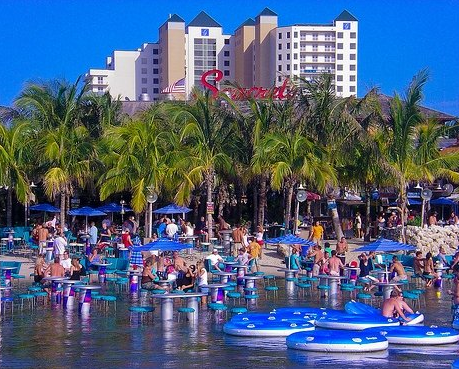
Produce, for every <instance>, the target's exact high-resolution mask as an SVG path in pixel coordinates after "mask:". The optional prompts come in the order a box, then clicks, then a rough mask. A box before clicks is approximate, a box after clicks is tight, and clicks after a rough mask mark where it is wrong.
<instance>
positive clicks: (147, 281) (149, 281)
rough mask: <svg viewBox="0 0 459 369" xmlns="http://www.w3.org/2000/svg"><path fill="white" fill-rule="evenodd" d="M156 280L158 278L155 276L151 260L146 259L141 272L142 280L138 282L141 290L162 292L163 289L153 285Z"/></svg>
mask: <svg viewBox="0 0 459 369" xmlns="http://www.w3.org/2000/svg"><path fill="white" fill-rule="evenodd" d="M158 280H159V278H158V276H157V275H156V271H155V270H154V269H153V259H152V258H150V259H147V261H146V262H145V267H144V268H143V271H142V279H141V281H140V284H141V286H142V288H143V289H145V290H163V289H164V288H162V287H161V286H159V285H157V284H156V283H155V281H158Z"/></svg>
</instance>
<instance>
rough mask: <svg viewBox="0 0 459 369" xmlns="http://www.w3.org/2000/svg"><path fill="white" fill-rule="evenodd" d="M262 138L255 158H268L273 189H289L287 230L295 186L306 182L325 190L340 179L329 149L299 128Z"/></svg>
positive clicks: (285, 214)
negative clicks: (301, 132) (337, 176)
mask: <svg viewBox="0 0 459 369" xmlns="http://www.w3.org/2000/svg"><path fill="white" fill-rule="evenodd" d="M262 141H263V142H262V144H261V145H260V147H259V149H258V150H257V152H256V155H255V158H254V160H255V161H256V160H258V158H259V157H260V156H262V157H266V158H267V160H268V162H269V166H268V170H269V172H270V174H271V182H272V187H273V189H275V190H279V189H281V188H284V190H285V192H286V199H287V200H286V207H285V213H284V219H285V227H286V229H287V228H288V226H289V222H290V214H291V207H292V199H293V190H294V188H295V186H296V185H298V184H300V183H301V182H303V181H306V182H308V183H309V184H310V185H311V186H314V187H315V188H318V189H319V190H325V188H326V187H327V186H329V185H330V184H332V183H334V182H335V181H336V175H335V171H334V170H333V168H332V167H331V166H330V164H329V161H328V156H327V152H326V151H325V150H324V149H323V148H322V147H321V146H320V145H317V144H315V143H314V142H313V141H312V140H310V139H309V138H307V137H305V136H303V135H301V134H300V133H299V132H298V131H293V130H290V131H288V132H285V133H269V134H267V135H266V136H265V138H264V139H263V140H262Z"/></svg>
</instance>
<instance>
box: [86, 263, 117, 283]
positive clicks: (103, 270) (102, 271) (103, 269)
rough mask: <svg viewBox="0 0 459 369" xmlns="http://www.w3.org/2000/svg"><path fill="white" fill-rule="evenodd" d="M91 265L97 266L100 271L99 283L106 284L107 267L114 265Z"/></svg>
mask: <svg viewBox="0 0 459 369" xmlns="http://www.w3.org/2000/svg"><path fill="white" fill-rule="evenodd" d="M91 265H95V266H96V267H98V269H99V283H105V278H106V271H107V267H108V266H109V265H112V263H92V264H91Z"/></svg>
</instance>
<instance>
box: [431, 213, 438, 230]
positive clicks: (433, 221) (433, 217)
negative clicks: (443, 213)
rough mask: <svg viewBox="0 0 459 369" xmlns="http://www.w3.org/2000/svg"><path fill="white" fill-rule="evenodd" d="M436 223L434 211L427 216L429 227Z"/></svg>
mask: <svg viewBox="0 0 459 369" xmlns="http://www.w3.org/2000/svg"><path fill="white" fill-rule="evenodd" d="M434 225H437V212H436V211H434V212H433V213H432V214H430V217H429V227H430V226H434Z"/></svg>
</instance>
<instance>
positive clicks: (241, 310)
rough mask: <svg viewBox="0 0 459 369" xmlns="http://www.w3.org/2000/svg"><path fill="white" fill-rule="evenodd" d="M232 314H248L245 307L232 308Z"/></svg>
mask: <svg viewBox="0 0 459 369" xmlns="http://www.w3.org/2000/svg"><path fill="white" fill-rule="evenodd" d="M230 312H231V314H238V315H239V314H244V313H246V312H247V308H245V307H243V306H235V307H232V308H231V310H230Z"/></svg>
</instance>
